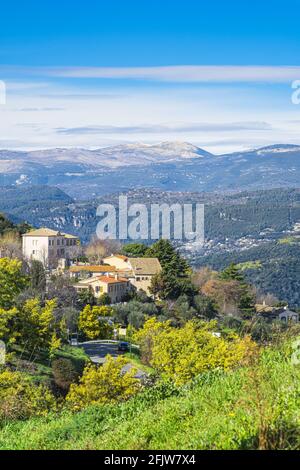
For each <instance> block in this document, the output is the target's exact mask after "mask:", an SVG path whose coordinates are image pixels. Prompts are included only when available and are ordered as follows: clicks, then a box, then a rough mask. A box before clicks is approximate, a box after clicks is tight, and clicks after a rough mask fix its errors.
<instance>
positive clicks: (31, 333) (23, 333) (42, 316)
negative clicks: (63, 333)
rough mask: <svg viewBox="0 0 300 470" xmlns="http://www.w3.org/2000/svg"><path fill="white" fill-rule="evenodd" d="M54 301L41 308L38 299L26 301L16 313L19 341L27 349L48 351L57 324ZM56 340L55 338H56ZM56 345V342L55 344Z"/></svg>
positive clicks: (48, 301) (52, 342)
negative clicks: (37, 348)
mask: <svg viewBox="0 0 300 470" xmlns="http://www.w3.org/2000/svg"><path fill="white" fill-rule="evenodd" d="M55 308H56V300H55V299H52V300H47V301H46V302H45V305H44V306H42V305H41V303H40V301H39V299H37V298H34V299H30V300H27V301H26V302H25V304H24V305H23V307H21V308H20V309H19V312H18V324H17V325H18V331H19V336H20V341H21V342H22V343H23V344H26V345H27V347H29V348H32V349H33V348H36V347H39V348H45V349H47V350H50V347H51V345H53V344H54V336H53V335H54V334H55V338H56V329H57V324H56V320H55V315H54V310H55ZM56 339H57V338H56ZM55 344H56V345H57V342H55Z"/></svg>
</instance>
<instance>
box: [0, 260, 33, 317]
mask: <svg viewBox="0 0 300 470" xmlns="http://www.w3.org/2000/svg"><path fill="white" fill-rule="evenodd" d="M26 284H27V277H26V276H25V275H24V274H23V272H22V263H21V261H19V260H17V259H9V258H0V308H4V309H10V308H12V307H13V305H14V301H15V299H16V297H17V295H18V294H20V292H21V291H22V290H23V289H24V288H25V286H26Z"/></svg>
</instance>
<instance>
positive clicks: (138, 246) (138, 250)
mask: <svg viewBox="0 0 300 470" xmlns="http://www.w3.org/2000/svg"><path fill="white" fill-rule="evenodd" d="M147 249H148V247H147V246H146V245H144V244H143V243H128V244H126V245H124V246H123V248H122V252H123V253H124V255H125V256H131V257H132V258H134V257H137V258H142V257H143V256H145V255H146V252H147Z"/></svg>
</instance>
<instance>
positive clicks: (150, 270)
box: [128, 258, 161, 295]
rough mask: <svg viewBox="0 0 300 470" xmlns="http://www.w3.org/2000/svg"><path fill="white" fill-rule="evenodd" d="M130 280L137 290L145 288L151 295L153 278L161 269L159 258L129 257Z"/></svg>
mask: <svg viewBox="0 0 300 470" xmlns="http://www.w3.org/2000/svg"><path fill="white" fill-rule="evenodd" d="M128 263H129V266H130V272H131V274H130V275H129V276H130V282H131V283H132V285H133V286H134V287H135V288H136V290H143V291H145V292H146V294H147V295H150V290H149V288H150V286H151V279H152V278H153V276H155V274H158V273H159V272H160V271H161V265H160V262H159V261H158V259H157V258H128Z"/></svg>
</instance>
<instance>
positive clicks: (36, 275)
mask: <svg viewBox="0 0 300 470" xmlns="http://www.w3.org/2000/svg"><path fill="white" fill-rule="evenodd" d="M30 287H31V288H32V289H36V290H38V291H42V292H44V291H45V289H46V274H45V269H44V266H43V263H41V261H38V260H33V261H32V262H31V266H30Z"/></svg>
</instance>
